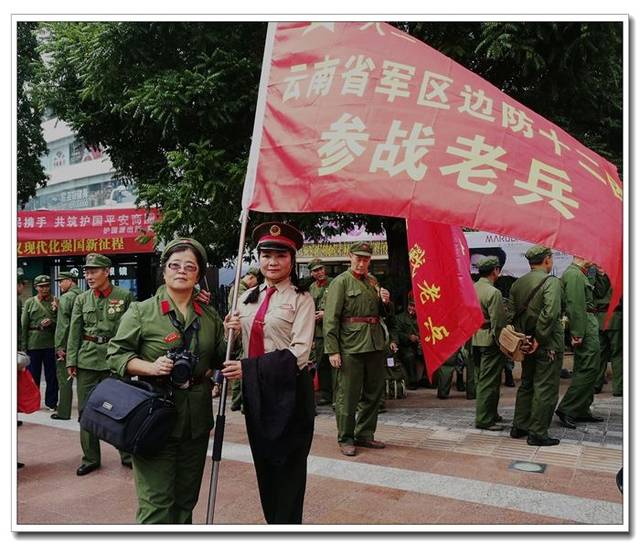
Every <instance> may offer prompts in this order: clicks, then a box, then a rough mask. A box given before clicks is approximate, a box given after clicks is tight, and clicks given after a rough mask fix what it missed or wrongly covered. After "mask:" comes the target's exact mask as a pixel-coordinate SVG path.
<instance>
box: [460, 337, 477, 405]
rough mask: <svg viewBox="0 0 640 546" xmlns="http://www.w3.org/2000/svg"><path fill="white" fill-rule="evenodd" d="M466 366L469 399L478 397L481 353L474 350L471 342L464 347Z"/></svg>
mask: <svg viewBox="0 0 640 546" xmlns="http://www.w3.org/2000/svg"><path fill="white" fill-rule="evenodd" d="M463 353H464V356H465V358H464V364H465V368H466V372H465V373H466V378H465V379H466V389H465V391H466V396H467V399H470V400H471V399H474V398H475V397H476V384H477V383H478V370H479V369H480V353H479V352H476V351H474V350H473V346H472V345H471V342H467V343H465V345H464V351H463Z"/></svg>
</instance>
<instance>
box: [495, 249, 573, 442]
mask: <svg viewBox="0 0 640 546" xmlns="http://www.w3.org/2000/svg"><path fill="white" fill-rule="evenodd" d="M525 257H526V258H527V260H528V261H529V266H530V267H531V271H530V272H529V273H527V274H526V275H524V276H522V277H520V278H519V279H518V280H517V281H516V282H514V283H513V285H512V286H511V289H510V291H509V315H508V321H509V323H511V324H513V327H514V328H515V329H516V331H518V332H522V333H524V334H526V335H527V336H530V339H531V349H530V351H529V352H528V353H527V354H526V355H525V357H524V361H523V362H522V378H521V383H520V387H519V388H518V393H517V395H516V408H515V413H514V416H513V426H512V428H511V437H512V438H522V437H523V436H527V435H528V438H527V443H528V444H529V445H532V446H553V445H556V444H558V443H559V441H560V440H558V439H556V438H550V437H549V434H548V432H549V425H550V424H551V419H552V417H553V410H554V408H555V407H556V404H557V402H558V392H559V389H560V369H561V368H562V356H563V351H564V334H563V329H562V322H561V320H560V318H561V317H560V315H561V311H560V309H561V302H562V283H561V282H560V279H558V278H557V277H554V276H553V275H549V273H551V270H552V268H553V254H552V252H551V249H549V248H547V247H545V246H542V245H535V246H533V247H531V248H530V249H529V250H527V252H526V253H525ZM514 318H515V320H514Z"/></svg>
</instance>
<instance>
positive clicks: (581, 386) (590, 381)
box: [558, 314, 601, 419]
mask: <svg viewBox="0 0 640 546" xmlns="http://www.w3.org/2000/svg"><path fill="white" fill-rule="evenodd" d="M600 375H601V367H600V339H599V337H598V321H597V320H596V319H595V317H594V316H593V315H591V314H590V315H589V321H588V324H587V331H586V332H585V335H584V337H583V338H582V343H581V344H580V345H576V346H575V349H574V353H573V374H572V376H571V384H570V385H569V389H568V390H567V392H566V393H565V394H564V396H563V397H562V400H561V401H560V405H559V406H558V411H561V412H562V413H564V414H565V415H568V416H569V417H573V418H574V419H580V418H581V417H587V416H589V415H591V404H592V403H593V395H594V392H593V391H594V388H595V386H596V383H597V382H598V379H599V378H600Z"/></svg>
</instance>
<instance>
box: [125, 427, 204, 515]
mask: <svg viewBox="0 0 640 546" xmlns="http://www.w3.org/2000/svg"><path fill="white" fill-rule="evenodd" d="M208 444H209V435H206V436H202V437H201V438H196V439H191V438H186V439H180V438H170V439H169V441H168V442H167V445H166V446H165V447H164V448H163V449H162V450H161V451H160V452H159V453H158V454H157V455H154V456H152V457H143V456H141V455H134V456H133V477H134V479H135V484H136V493H137V495H138V511H137V513H136V522H137V523H191V517H192V512H193V508H194V507H195V505H196V503H197V502H198V495H199V494H200V484H201V483H202V474H203V472H204V464H205V460H206V458H207V446H208Z"/></svg>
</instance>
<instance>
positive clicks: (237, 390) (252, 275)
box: [227, 267, 260, 411]
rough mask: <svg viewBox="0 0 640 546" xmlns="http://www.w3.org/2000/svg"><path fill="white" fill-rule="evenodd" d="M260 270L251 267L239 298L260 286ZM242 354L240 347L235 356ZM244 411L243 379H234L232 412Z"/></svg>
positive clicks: (241, 282)
mask: <svg viewBox="0 0 640 546" xmlns="http://www.w3.org/2000/svg"><path fill="white" fill-rule="evenodd" d="M259 272H260V270H259V269H258V268H257V267H250V268H249V269H248V270H247V272H246V273H245V274H244V276H243V277H242V278H241V279H240V286H239V287H238V297H240V296H241V295H242V294H244V293H245V292H246V291H247V290H249V289H250V288H253V287H254V286H256V285H257V284H258V273H259ZM233 288H234V287H233V286H231V290H229V296H228V297H227V308H228V309H229V311H231V304H232V303H233ZM241 352H242V350H241V348H240V347H238V348H237V349H235V350H234V354H235V355H236V356H238V355H239V354H240V353H241ZM239 409H242V379H234V380H232V381H231V411H238V410H239Z"/></svg>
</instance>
